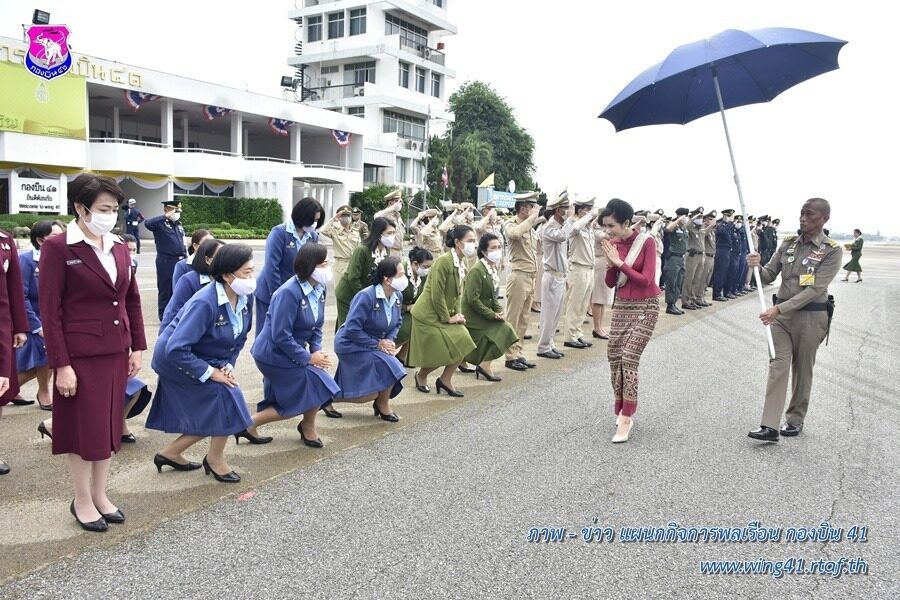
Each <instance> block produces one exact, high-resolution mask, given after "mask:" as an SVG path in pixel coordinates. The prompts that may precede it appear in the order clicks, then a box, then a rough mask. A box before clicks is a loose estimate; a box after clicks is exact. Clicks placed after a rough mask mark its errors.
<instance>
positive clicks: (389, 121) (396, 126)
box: [383, 110, 425, 140]
mask: <svg viewBox="0 0 900 600" xmlns="http://www.w3.org/2000/svg"><path fill="white" fill-rule="evenodd" d="M383 130H384V133H396V134H397V135H398V136H400V137H402V138H411V139H415V140H424V139H425V119H418V118H416V117H410V116H409V115H404V114H400V113H396V112H393V111H390V110H386V111H384V128H383Z"/></svg>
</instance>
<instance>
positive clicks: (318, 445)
mask: <svg viewBox="0 0 900 600" xmlns="http://www.w3.org/2000/svg"><path fill="white" fill-rule="evenodd" d="M297 431H298V432H299V433H300V439H301V440H302V441H303V444H304V445H306V446H309V447H310V448H324V447H325V444H323V443H322V440H320V439H318V438H316V439H314V440H311V439H309V438H308V437H306V436H305V435H303V427H302V426H301V424H300V423H297Z"/></svg>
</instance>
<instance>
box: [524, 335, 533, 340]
mask: <svg viewBox="0 0 900 600" xmlns="http://www.w3.org/2000/svg"><path fill="white" fill-rule="evenodd" d="M522 337H523V338H524V339H526V340H530V339H531V338H533V337H534V336H533V335H523V336H522Z"/></svg>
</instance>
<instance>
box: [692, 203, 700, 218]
mask: <svg viewBox="0 0 900 600" xmlns="http://www.w3.org/2000/svg"><path fill="white" fill-rule="evenodd" d="M702 214H703V207H702V206H698V207H697V208H695V209H694V210H692V211H691V212H690V215H691V216H692V217H693V216H694V215H702Z"/></svg>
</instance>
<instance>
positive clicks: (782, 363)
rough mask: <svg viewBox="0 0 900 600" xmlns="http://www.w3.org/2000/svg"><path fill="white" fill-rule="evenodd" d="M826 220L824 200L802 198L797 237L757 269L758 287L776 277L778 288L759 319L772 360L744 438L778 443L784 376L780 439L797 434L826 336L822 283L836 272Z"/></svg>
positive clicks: (836, 247)
mask: <svg viewBox="0 0 900 600" xmlns="http://www.w3.org/2000/svg"><path fill="white" fill-rule="evenodd" d="M830 216H831V207H830V206H829V204H828V201H827V200H824V199H822V198H812V199H810V200H807V201H806V203H805V204H804V205H803V208H802V209H801V211H800V232H801V234H800V235H799V236H796V235H791V236H788V237H786V238H785V240H784V241H783V242H782V243H781V245H780V246H779V247H778V250H776V251H775V254H774V255H773V256H772V258H771V260H769V263H768V264H767V265H766V266H764V267H760V270H759V274H760V278H761V279H762V283H763V285H766V284H769V283H771V282H772V281H774V280H775V278H776V277H778V274H779V273H781V287H779V288H778V294H777V296H776V298H775V306H773V307H772V308H770V309H768V310H767V311H765V312H764V313H762V314H761V315H760V319H761V320H762V322H763V324H765V325H771V326H772V338H773V339H774V341H775V358H774V359H771V360H770V361H769V380H768V382H767V383H766V403H765V406H764V407H763V415H762V425H761V426H760V427H759V429H755V430H753V431H751V432H750V433H749V434H748V435H749V436H750V437H751V438H753V439H756V440H760V441H764V442H777V441H778V437H779V430H778V425H779V423H780V422H781V411H782V410H783V409H784V400H785V395H786V394H787V389H788V376H789V375H792V377H793V382H792V386H791V387H792V389H791V402H790V405H789V406H788V409H787V412H786V413H785V424H784V425H783V426H782V427H781V435H784V436H795V435H798V434H799V433H800V432H801V431H802V430H803V421H804V419H805V417H806V410H807V408H808V406H809V393H810V389H811V388H812V376H813V366H814V365H815V364H816V351H817V350H818V348H819V344H821V343H822V341H823V340H824V339H825V336H826V334H827V332H828V314H827V301H828V284H829V283H831V282H832V280H833V279H834V278H835V276H836V275H837V274H838V271H839V270H840V268H841V247H840V244H838V243H837V242H835V241H834V240H832V239H830V238H829V237H828V236H826V235H825V232H824V231H823V228H824V226H825V223H827V222H828V219H829V217H830ZM747 264H748V266H750V267H751V268H752V267H755V266H757V265H759V253H757V252H754V253H752V254H749V255H748V256H747Z"/></svg>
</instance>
